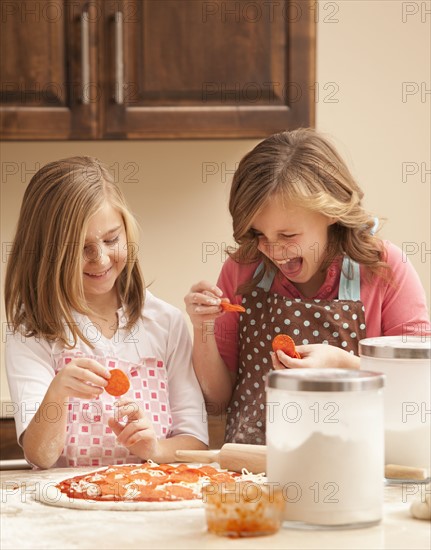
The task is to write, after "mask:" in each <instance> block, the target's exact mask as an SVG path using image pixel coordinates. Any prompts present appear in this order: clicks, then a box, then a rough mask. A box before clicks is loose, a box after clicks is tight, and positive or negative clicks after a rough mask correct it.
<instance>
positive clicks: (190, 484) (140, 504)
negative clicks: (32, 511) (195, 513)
mask: <svg viewBox="0 0 431 550" xmlns="http://www.w3.org/2000/svg"><path fill="white" fill-rule="evenodd" d="M242 477H243V476H242V475H241V474H238V473H236V472H229V471H227V470H220V469H217V468H213V467H212V466H209V465H203V466H199V467H191V466H188V465H186V464H179V465H174V464H156V463H154V462H151V461H148V462H146V463H144V464H124V465H114V466H107V467H105V468H101V469H98V470H95V471H93V472H90V473H86V474H82V475H78V476H74V477H69V478H67V479H64V480H63V481H60V482H59V483H57V484H55V485H53V486H51V487H49V488H48V490H46V491H42V492H41V493H40V495H39V498H38V500H40V501H41V502H43V503H45V504H50V505H52V506H60V507H66V508H81V509H86V510H90V509H91V510H173V509H180V508H196V507H200V506H202V505H203V502H202V486H203V484H204V483H225V482H226V483H227V482H232V481H239V480H241V479H242Z"/></svg>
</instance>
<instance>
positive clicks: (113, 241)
mask: <svg viewBox="0 0 431 550" xmlns="http://www.w3.org/2000/svg"><path fill="white" fill-rule="evenodd" d="M119 240H120V235H117V236H116V237H114V238H113V239H107V240H105V243H106V244H116V243H118V241H119Z"/></svg>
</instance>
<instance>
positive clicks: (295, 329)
mask: <svg viewBox="0 0 431 550" xmlns="http://www.w3.org/2000/svg"><path fill="white" fill-rule="evenodd" d="M262 268H263V265H262V264H261V265H260V266H259V267H258V268H257V270H256V273H255V275H257V273H258V272H259V271H260V270H261V269H262ZM274 276H275V271H273V272H271V273H269V274H268V275H265V276H264V278H263V279H262V280H261V281H260V283H259V284H258V286H257V287H256V289H255V290H253V291H252V292H251V293H250V294H246V295H244V296H243V300H242V305H243V306H244V307H245V309H246V312H245V313H242V314H241V315H240V320H239V366H238V374H237V380H236V385H235V388H234V390H233V394H232V398H231V401H230V404H229V407H228V410H227V421H226V435H225V441H226V442H230V443H251V444H265V415H266V410H265V381H266V376H267V373H268V372H269V371H270V370H272V363H271V357H270V352H271V351H272V346H271V344H272V340H273V339H274V337H275V336H276V335H277V334H288V335H289V336H291V337H292V338H293V340H294V341H295V343H296V344H297V345H301V344H330V345H333V346H337V347H340V348H342V349H345V350H346V351H348V352H350V353H354V354H357V353H358V343H359V340H361V339H362V338H365V315H364V306H363V304H362V302H361V301H360V271H359V265H358V264H357V263H356V262H353V261H352V260H350V259H349V258H347V257H345V258H344V260H343V266H342V270H341V276H340V284H339V289H338V299H337V300H317V299H315V300H313V299H295V298H293V299H292V298H287V297H285V296H281V295H279V294H275V293H270V292H269V289H270V288H271V285H272V282H273V279H274Z"/></svg>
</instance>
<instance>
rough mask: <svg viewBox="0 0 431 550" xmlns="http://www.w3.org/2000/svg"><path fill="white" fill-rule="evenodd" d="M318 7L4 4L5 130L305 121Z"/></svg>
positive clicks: (175, 130)
mask: <svg viewBox="0 0 431 550" xmlns="http://www.w3.org/2000/svg"><path fill="white" fill-rule="evenodd" d="M314 5H315V2H313V1H311V0H299V1H298V0H296V1H295V2H293V1H290V0H277V1H276V0H256V1H253V2H251V1H249V0H91V1H87V2H86V1H84V0H55V1H54V0H46V1H44V0H37V1H34V2H32V1H29V0H23V1H8V2H3V3H2V17H1V48H2V56H1V79H2V90H1V98H0V99H1V132H2V137H3V138H4V139H146V138H239V137H264V136H267V135H269V134H271V133H273V132H275V131H279V130H283V129H286V128H293V127H298V126H312V125H314V105H315V103H314V93H313V90H314V84H315V83H314V79H315V13H314V11H313V9H314Z"/></svg>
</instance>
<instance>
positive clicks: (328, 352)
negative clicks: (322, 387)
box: [271, 344, 359, 370]
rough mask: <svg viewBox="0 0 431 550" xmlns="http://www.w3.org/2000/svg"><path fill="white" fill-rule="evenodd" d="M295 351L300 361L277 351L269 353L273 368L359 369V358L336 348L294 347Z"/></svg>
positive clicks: (311, 345) (313, 345)
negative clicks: (298, 354)
mask: <svg viewBox="0 0 431 550" xmlns="http://www.w3.org/2000/svg"><path fill="white" fill-rule="evenodd" d="M296 349H297V350H298V352H299V353H300V354H301V359H293V358H292V357H289V356H288V355H286V354H285V353H283V352H282V351H280V350H279V351H277V354H275V353H274V352H271V359H272V366H273V368H274V369H275V370H280V369H283V368H287V369H297V368H316V369H324V368H337V369H358V368H359V357H357V356H356V355H353V354H351V353H349V352H347V351H345V350H344V349H342V348H338V347H336V346H330V345H328V344H308V345H306V346H296Z"/></svg>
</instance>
